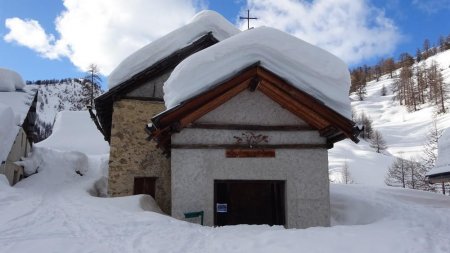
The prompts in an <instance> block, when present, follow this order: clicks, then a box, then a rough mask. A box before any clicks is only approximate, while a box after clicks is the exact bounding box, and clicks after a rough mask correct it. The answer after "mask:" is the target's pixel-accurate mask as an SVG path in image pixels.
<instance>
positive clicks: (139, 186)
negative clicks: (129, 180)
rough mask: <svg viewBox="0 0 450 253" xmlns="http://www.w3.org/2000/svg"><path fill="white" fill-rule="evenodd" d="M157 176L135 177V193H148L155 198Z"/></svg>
mask: <svg viewBox="0 0 450 253" xmlns="http://www.w3.org/2000/svg"><path fill="white" fill-rule="evenodd" d="M155 182H156V177H135V178H134V190H133V194H134V195H137V194H147V195H150V196H152V197H153V198H155Z"/></svg>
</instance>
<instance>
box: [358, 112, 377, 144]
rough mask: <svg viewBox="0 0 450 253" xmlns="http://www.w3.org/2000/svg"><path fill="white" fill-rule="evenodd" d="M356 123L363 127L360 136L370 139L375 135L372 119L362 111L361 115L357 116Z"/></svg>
mask: <svg viewBox="0 0 450 253" xmlns="http://www.w3.org/2000/svg"><path fill="white" fill-rule="evenodd" d="M356 123H357V124H358V125H360V126H361V127H362V131H361V133H360V134H359V136H361V138H363V139H365V140H370V139H371V138H372V135H373V127H372V119H371V118H370V117H369V116H367V115H366V114H365V113H364V112H362V113H361V116H360V117H357V120H356Z"/></svg>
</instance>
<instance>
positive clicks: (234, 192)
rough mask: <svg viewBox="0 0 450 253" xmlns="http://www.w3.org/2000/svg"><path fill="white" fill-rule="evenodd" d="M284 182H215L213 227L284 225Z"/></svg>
mask: <svg viewBox="0 0 450 253" xmlns="http://www.w3.org/2000/svg"><path fill="white" fill-rule="evenodd" d="M284 188H285V186H284V181H271V180H216V181H214V193H215V200H214V218H215V219H214V223H215V225H217V226H224V225H237V224H268V225H285V211H284V210H285V201H284V199H285V197H284V193H285V191H284Z"/></svg>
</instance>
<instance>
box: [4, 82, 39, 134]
mask: <svg viewBox="0 0 450 253" xmlns="http://www.w3.org/2000/svg"><path fill="white" fill-rule="evenodd" d="M35 94H36V89H34V88H32V87H28V86H25V87H24V88H23V89H22V90H15V91H12V92H0V104H4V105H6V106H9V107H11V109H12V110H13V112H14V115H15V117H17V118H18V119H17V121H18V122H17V124H18V125H22V124H23V121H24V120H25V118H26V116H27V114H28V111H29V110H30V106H31V103H32V102H33V99H34V95H35Z"/></svg>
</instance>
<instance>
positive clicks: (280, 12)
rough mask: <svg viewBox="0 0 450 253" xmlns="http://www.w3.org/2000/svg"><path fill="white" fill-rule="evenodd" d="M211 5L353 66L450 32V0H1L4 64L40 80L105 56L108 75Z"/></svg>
mask: <svg viewBox="0 0 450 253" xmlns="http://www.w3.org/2000/svg"><path fill="white" fill-rule="evenodd" d="M124 3H126V4H124ZM203 8H208V9H212V10H215V11H217V12H219V13H220V14H222V15H223V16H224V17H226V18H227V19H228V20H229V21H230V22H232V23H234V24H236V25H237V26H238V27H240V28H244V24H242V23H239V21H238V16H239V15H242V14H244V11H245V10H246V9H247V8H250V10H251V12H252V13H253V15H256V16H257V17H258V18H259V19H258V21H257V22H253V26H260V25H266V26H273V27H276V28H278V29H281V30H284V31H286V32H289V33H291V34H293V35H295V36H297V37H299V38H301V39H304V40H306V41H308V42H310V43H312V44H316V45H318V46H321V47H323V48H325V49H327V50H329V51H331V52H332V53H334V54H336V55H338V56H340V57H341V58H342V59H344V60H345V61H346V62H347V63H348V64H349V66H356V65H359V64H364V63H367V64H373V63H374V62H376V61H378V59H380V58H381V57H388V56H395V57H397V56H398V55H399V54H400V53H401V52H409V53H411V54H415V51H416V48H418V47H421V46H422V43H423V40H424V39H425V38H428V39H430V41H431V42H432V43H434V42H436V41H437V39H438V37H439V36H440V35H444V36H448V35H449V34H450V22H449V20H448V17H449V16H450V0H428V1H419V0H410V1H409V0H378V1H368V0H333V1H330V0H314V1H294V0H278V1H270V0H247V1H244V0H229V1H223V0H210V1H207V0H203V1H198V0H170V1H167V0H166V1H156V0H153V1H149V0H127V1H125V0H64V1H62V0H39V1H36V0H0V67H3V68H9V69H13V70H16V71H17V72H19V73H21V74H22V76H23V77H24V79H26V80H36V79H50V78H65V77H81V76H83V75H84V74H83V71H82V69H83V68H85V66H88V63H97V62H98V65H99V66H100V67H101V68H103V72H104V74H105V75H107V74H109V72H110V71H111V70H112V69H113V68H114V66H116V65H117V64H118V63H119V62H120V61H121V59H123V58H124V57H126V55H128V54H130V53H132V52H133V51H134V50H136V49H138V48H139V47H142V46H143V45H145V44H147V43H149V42H150V41H152V40H154V39H156V38H157V37H159V36H161V35H163V34H165V33H167V32H169V31H171V30H173V29H175V28H176V27H179V26H181V25H183V24H185V23H186V22H188V21H189V19H190V17H191V16H192V15H193V14H195V12H197V11H198V10H201V9H203ZM63 12H64V14H63ZM127 14H128V15H127ZM14 18H15V19H14ZM57 18H58V20H59V21H56V20H57ZM121 18H123V20H125V21H124V22H121V21H118V20H121ZM13 19H14V20H13ZM7 20H9V21H8V22H7ZM80 20H81V21H80ZM13 21H14V22H13ZM58 22H59V26H60V29H57V28H56V24H57V23H58ZM155 22H160V24H159V25H148V24H154V23H155ZM118 36H120V38H122V39H123V41H124V43H123V44H121V43H120V42H119V41H115V38H117V37H118ZM86 41H91V43H86Z"/></svg>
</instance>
